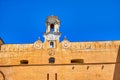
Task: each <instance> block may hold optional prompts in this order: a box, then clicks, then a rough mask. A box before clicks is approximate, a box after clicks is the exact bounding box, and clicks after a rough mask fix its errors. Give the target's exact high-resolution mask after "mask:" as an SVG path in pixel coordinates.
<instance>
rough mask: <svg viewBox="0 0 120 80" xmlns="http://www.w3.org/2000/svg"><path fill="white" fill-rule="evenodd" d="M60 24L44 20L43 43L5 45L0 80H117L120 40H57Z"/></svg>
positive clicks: (1, 52) (0, 53)
mask: <svg viewBox="0 0 120 80" xmlns="http://www.w3.org/2000/svg"><path fill="white" fill-rule="evenodd" d="M59 28H60V21H59V19H58V17H57V16H49V17H47V19H46V32H45V33H44V34H43V36H44V39H45V40H44V42H42V41H41V40H40V39H38V40H37V41H35V42H34V43H31V44H5V43H4V42H3V40H2V39H1V38H0V80H120V49H119V45H120V41H97V42H70V41H69V40H67V39H66V38H65V39H64V40H63V41H61V42H60V41H59V38H60V36H61V33H60V31H59Z"/></svg>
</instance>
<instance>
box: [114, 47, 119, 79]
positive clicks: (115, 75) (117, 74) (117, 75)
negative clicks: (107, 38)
mask: <svg viewBox="0 0 120 80" xmlns="http://www.w3.org/2000/svg"><path fill="white" fill-rule="evenodd" d="M113 80H120V46H119V50H118V54H117V59H116V65H115V70H114V76H113Z"/></svg>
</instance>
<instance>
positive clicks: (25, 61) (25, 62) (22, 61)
mask: <svg viewBox="0 0 120 80" xmlns="http://www.w3.org/2000/svg"><path fill="white" fill-rule="evenodd" d="M20 64H28V60H21V61H20Z"/></svg>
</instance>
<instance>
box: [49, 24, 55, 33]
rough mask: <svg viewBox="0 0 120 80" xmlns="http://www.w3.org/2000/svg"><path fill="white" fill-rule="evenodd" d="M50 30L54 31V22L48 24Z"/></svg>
mask: <svg viewBox="0 0 120 80" xmlns="http://www.w3.org/2000/svg"><path fill="white" fill-rule="evenodd" d="M50 32H54V24H51V25H50Z"/></svg>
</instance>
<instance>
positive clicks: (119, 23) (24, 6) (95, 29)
mask: <svg viewBox="0 0 120 80" xmlns="http://www.w3.org/2000/svg"><path fill="white" fill-rule="evenodd" d="M50 15H56V16H58V17H59V19H60V21H61V25H60V31H61V32H62V35H61V38H60V40H61V41H62V40H63V38H64V36H67V39H68V40H69V41H72V42H74V41H101V40H102V41H103V40H105V41H106V40H120V0H0V37H1V38H2V39H3V40H4V42H5V43H7V44H10V43H33V42H35V41H36V40H37V38H38V37H40V38H41V40H42V41H44V38H43V35H42V34H43V32H45V28H46V27H45V21H46V17H47V16H50Z"/></svg>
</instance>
